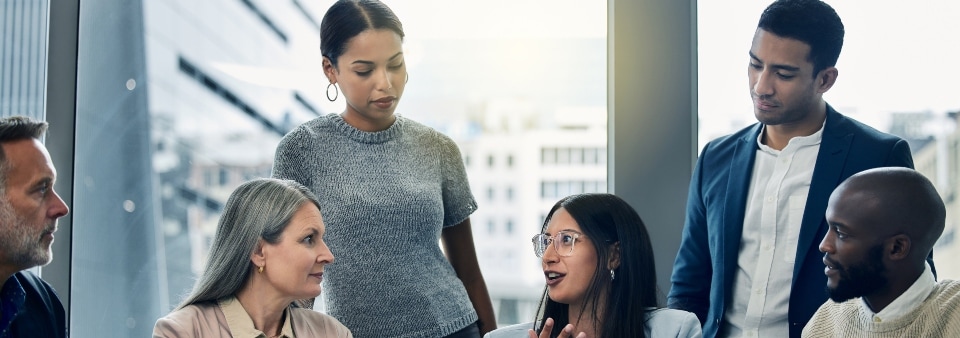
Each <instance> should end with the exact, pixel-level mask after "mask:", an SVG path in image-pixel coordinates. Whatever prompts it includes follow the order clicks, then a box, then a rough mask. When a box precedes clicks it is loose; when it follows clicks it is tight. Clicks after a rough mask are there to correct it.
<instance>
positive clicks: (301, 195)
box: [177, 178, 320, 309]
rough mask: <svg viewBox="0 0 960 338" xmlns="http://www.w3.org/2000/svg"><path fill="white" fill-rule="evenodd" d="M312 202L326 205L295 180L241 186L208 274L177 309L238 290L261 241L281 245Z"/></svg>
mask: <svg viewBox="0 0 960 338" xmlns="http://www.w3.org/2000/svg"><path fill="white" fill-rule="evenodd" d="M306 202H310V203H313V204H314V205H316V206H317V209H319V208H320V204H319V202H317V197H316V196H314V195H313V193H311V192H310V190H309V189H307V188H306V187H304V186H303V185H301V184H299V183H297V182H294V181H290V180H279V179H274V178H260V179H255V180H252V181H249V182H246V183H244V184H241V185H240V186H239V187H237V189H236V190H234V191H233V193H232V194H230V198H228V199H227V204H226V206H224V208H223V214H222V215H221V216H220V222H219V223H218V224H217V233H216V235H214V238H213V245H212V246H211V247H210V253H209V255H207V264H206V266H205V267H204V270H203V273H202V274H201V275H200V279H198V280H197V283H196V284H195V285H194V287H193V291H191V292H190V295H189V296H187V298H186V299H185V300H184V301H183V302H182V303H180V306H178V307H177V309H181V308H183V307H185V306H187V305H191V304H196V303H200V302H207V301H215V300H217V299H220V298H223V297H227V296H230V295H233V294H236V293H237V291H239V290H240V288H242V287H243V285H244V284H246V282H247V279H248V278H249V277H250V275H251V274H252V273H253V263H252V262H251V261H250V255H251V254H252V253H253V251H254V249H256V246H257V241H258V240H260V239H263V240H264V241H265V242H267V243H271V244H276V243H278V242H279V241H280V234H281V233H282V232H283V229H284V228H286V227H287V224H289V223H290V219H291V218H292V217H293V214H294V213H296V212H297V210H298V209H300V207H301V206H302V205H303V204H304V203H306Z"/></svg>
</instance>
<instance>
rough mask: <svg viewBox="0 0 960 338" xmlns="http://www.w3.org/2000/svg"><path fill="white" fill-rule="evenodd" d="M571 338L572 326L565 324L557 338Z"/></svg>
mask: <svg viewBox="0 0 960 338" xmlns="http://www.w3.org/2000/svg"><path fill="white" fill-rule="evenodd" d="M570 337H573V324H567V326H564V327H563V330H561V331H560V335H559V336H557V338H570Z"/></svg>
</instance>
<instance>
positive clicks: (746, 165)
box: [722, 123, 763, 288]
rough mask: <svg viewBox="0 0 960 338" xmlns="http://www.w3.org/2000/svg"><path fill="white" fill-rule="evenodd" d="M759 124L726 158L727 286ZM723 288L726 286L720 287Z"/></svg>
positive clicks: (730, 280) (740, 231)
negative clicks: (728, 162)
mask: <svg viewBox="0 0 960 338" xmlns="http://www.w3.org/2000/svg"><path fill="white" fill-rule="evenodd" d="M762 130H763V125H762V124H760V123H757V124H756V125H755V126H754V128H753V130H752V131H751V132H750V133H747V134H746V135H744V136H743V137H741V138H740V139H739V140H737V146H736V148H735V149H734V151H733V156H731V158H730V171H729V175H728V180H727V195H726V196H725V202H726V205H725V207H726V210H725V211H724V213H723V214H724V219H723V241H722V243H723V256H722V257H723V258H722V262H723V263H722V264H723V267H724V271H723V276H724V283H725V284H726V285H731V284H732V283H733V276H735V275H736V274H735V273H734V271H735V269H736V267H737V257H739V254H740V239H741V238H742V236H743V217H744V214H745V213H746V209H747V194H748V190H750V178H751V177H753V162H754V160H755V159H756V153H757V137H758V136H759V135H760V131H762ZM723 287H724V288H726V286H723Z"/></svg>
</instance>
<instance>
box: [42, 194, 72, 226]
mask: <svg viewBox="0 0 960 338" xmlns="http://www.w3.org/2000/svg"><path fill="white" fill-rule="evenodd" d="M51 192H52V193H51V194H50V197H51V198H52V199H53V200H52V201H51V204H50V209H49V210H48V211H47V216H48V217H50V218H52V219H58V218H60V217H63V216H66V215H67V213H69V212H70V208H69V207H67V203H65V202H63V199H62V198H60V195H58V194H57V192H56V191H52V190H51Z"/></svg>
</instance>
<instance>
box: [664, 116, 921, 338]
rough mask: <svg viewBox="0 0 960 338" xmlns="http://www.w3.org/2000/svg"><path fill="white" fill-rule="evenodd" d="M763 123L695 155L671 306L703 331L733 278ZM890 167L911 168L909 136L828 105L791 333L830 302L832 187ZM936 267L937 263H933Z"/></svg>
mask: <svg viewBox="0 0 960 338" xmlns="http://www.w3.org/2000/svg"><path fill="white" fill-rule="evenodd" d="M762 129H763V126H762V125H761V124H759V123H757V124H754V125H753V126H750V127H747V128H745V129H743V130H740V131H739V132H737V133H735V134H732V135H728V136H725V137H721V138H718V139H716V140H714V141H711V142H710V143H709V144H707V145H706V147H704V149H703V152H702V153H701V154H700V157H699V158H698V159H697V166H696V168H695V169H694V172H693V177H692V178H691V181H690V191H689V195H688V198H687V215H686V220H685V222H684V227H683V237H682V239H681V243H680V251H679V252H678V253H677V259H676V262H675V263H674V267H673V275H672V276H671V282H672V287H671V289H670V293H669V296H668V306H670V307H672V308H676V309H681V310H686V311H690V312H693V313H695V314H697V317H699V318H700V321H701V323H702V324H703V335H704V337H715V336H716V335H717V333H718V330H719V328H720V324H721V322H722V318H723V316H724V310H725V309H726V306H727V302H730V301H733V300H732V290H733V282H734V276H735V269H736V267H737V257H738V252H739V249H740V239H741V235H742V231H743V218H744V212H745V209H746V203H747V197H748V196H747V193H748V192H747V191H748V189H749V186H750V178H751V175H752V171H753V163H754V158H755V155H756V151H757V149H758V147H757V136H758V135H759V134H760V132H761V130H762ZM886 166H902V167H909V168H913V159H912V157H911V155H910V148H909V147H908V145H907V142H906V141H904V140H902V139H900V138H898V137H896V136H892V135H889V134H885V133H882V132H879V131H877V130H876V129H873V128H871V127H869V126H867V125H864V124H862V123H860V122H857V121H855V120H853V119H850V118H847V117H845V116H843V115H841V114H839V113H837V112H836V111H835V110H833V108H831V107H830V106H829V105H828V106H827V120H826V124H825V126H824V130H823V138H822V140H821V143H820V151H819V153H818V154H817V162H816V164H815V165H814V169H813V177H812V178H811V182H810V191H809V194H808V195H807V203H806V206H805V207H804V210H803V218H802V220H801V223H800V235H799V237H798V242H797V258H796V262H795V264H794V268H793V286H792V288H791V290H790V305H789V315H788V320H789V322H790V336H791V337H800V332H801V331H802V330H803V326H804V325H805V324H806V323H807V321H808V320H809V319H810V317H811V316H813V313H814V312H816V310H817V308H818V307H819V306H820V305H821V304H823V302H824V301H826V300H827V294H826V292H825V291H824V287H825V286H826V283H827V279H826V276H825V275H824V274H823V268H824V265H823V261H822V257H823V254H822V253H820V250H819V248H818V247H819V244H820V240H821V239H823V236H824V235H825V234H826V232H827V222H826V219H825V216H824V213H825V212H826V209H827V200H828V199H829V198H830V193H831V192H833V189H834V188H836V187H837V185H839V184H840V182H842V181H843V180H845V179H846V178H847V177H850V176H851V175H853V174H856V173H858V172H860V171H863V170H866V169H870V168H875V167H886ZM931 266H932V261H931Z"/></svg>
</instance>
